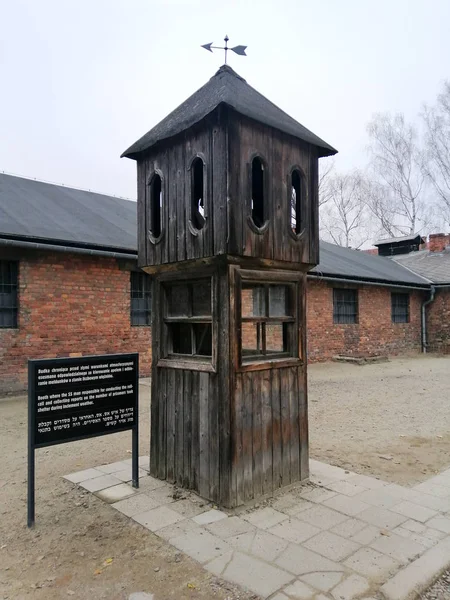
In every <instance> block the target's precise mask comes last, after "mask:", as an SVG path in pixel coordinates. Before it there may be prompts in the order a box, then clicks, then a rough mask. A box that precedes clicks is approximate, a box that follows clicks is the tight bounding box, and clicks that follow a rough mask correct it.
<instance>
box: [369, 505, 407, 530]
mask: <svg viewBox="0 0 450 600" xmlns="http://www.w3.org/2000/svg"><path fill="white" fill-rule="evenodd" d="M358 519H361V521H366V522H367V523H369V524H370V525H375V526H376V527H381V528H384V529H393V528H394V527H397V526H398V525H400V524H401V523H404V522H405V521H406V520H407V518H406V517H404V516H403V515H399V514H398V513H394V512H391V511H390V510H386V509H385V508H380V507H378V506H372V507H371V508H367V509H366V510H363V512H361V513H359V514H358Z"/></svg>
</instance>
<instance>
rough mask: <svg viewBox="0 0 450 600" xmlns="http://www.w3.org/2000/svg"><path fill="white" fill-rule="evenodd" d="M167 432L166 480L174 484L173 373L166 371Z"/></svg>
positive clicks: (174, 425) (174, 424)
mask: <svg viewBox="0 0 450 600" xmlns="http://www.w3.org/2000/svg"><path fill="white" fill-rule="evenodd" d="M166 377H167V399H166V404H167V430H166V436H167V438H166V447H167V456H166V469H167V476H166V479H167V480H168V481H170V482H171V483H175V434H176V430H175V427H176V423H175V396H176V387H175V371H172V370H170V369H168V370H167V375H166Z"/></svg>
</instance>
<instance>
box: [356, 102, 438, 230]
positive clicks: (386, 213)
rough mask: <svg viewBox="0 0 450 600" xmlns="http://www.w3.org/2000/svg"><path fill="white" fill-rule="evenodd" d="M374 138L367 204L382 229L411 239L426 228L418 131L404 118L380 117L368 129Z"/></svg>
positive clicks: (378, 115) (372, 138)
mask: <svg viewBox="0 0 450 600" xmlns="http://www.w3.org/2000/svg"><path fill="white" fill-rule="evenodd" d="M367 131H368V133H369V136H370V138H371V144H370V146H369V151H370V154H371V163H370V167H371V169H370V170H371V187H370V190H369V191H370V194H368V195H367V203H368V206H369V208H370V209H371V211H372V213H373V215H374V216H375V217H376V219H377V220H378V223H379V225H380V229H381V230H382V231H384V232H386V233H388V234H389V235H408V234H410V233H414V232H415V231H416V230H418V229H419V228H422V227H424V226H425V221H426V217H427V215H426V204H425V197H424V193H423V191H424V174H423V169H422V155H421V152H420V149H419V144H418V137H417V132H416V129H415V128H414V127H413V126H412V125H410V124H409V123H407V122H406V121H405V118H404V116H403V115H402V114H396V115H394V116H391V115H389V114H384V113H378V114H376V115H374V117H373V119H372V121H371V122H370V123H369V124H368V126H367Z"/></svg>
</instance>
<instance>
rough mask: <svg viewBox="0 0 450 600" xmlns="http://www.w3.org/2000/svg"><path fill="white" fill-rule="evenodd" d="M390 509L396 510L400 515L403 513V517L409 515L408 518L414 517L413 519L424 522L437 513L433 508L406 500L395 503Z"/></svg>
mask: <svg viewBox="0 0 450 600" xmlns="http://www.w3.org/2000/svg"><path fill="white" fill-rule="evenodd" d="M390 510H392V511H393V512H397V513H399V514H400V515H404V516H405V517H409V518H410V519H414V520H415V521H420V523H425V521H428V520H429V519H432V518H433V517H435V516H436V515H437V512H436V511H435V510H431V508H426V507H424V506H419V505H418V504H414V503H412V502H408V501H407V500H404V501H403V502H400V504H396V505H395V506H393V507H392V508H391V509H390Z"/></svg>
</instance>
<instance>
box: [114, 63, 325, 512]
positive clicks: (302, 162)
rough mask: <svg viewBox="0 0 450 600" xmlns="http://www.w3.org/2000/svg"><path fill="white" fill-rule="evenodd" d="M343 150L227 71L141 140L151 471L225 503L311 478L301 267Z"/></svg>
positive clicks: (314, 247)
mask: <svg viewBox="0 0 450 600" xmlns="http://www.w3.org/2000/svg"><path fill="white" fill-rule="evenodd" d="M335 153H336V150H334V148H332V147H331V146H329V145H328V144H326V143H325V142H324V141H322V140H321V139H319V138H318V137H317V136H315V135H314V134H313V133H311V132H310V131H309V130H308V129H306V128H305V127H303V126H302V125H300V124H299V123H297V122H296V121H295V120H294V119H292V118H291V117H289V116H288V115H287V114H286V113H284V112H283V111H282V110H280V109H279V108H278V107H277V106H275V105H274V104H272V103H271V102H270V101H269V100H267V99H266V98H265V97H264V96H262V95H261V94H260V93H258V92H257V91H256V90H254V89H253V88H252V87H250V86H249V85H248V84H247V83H246V81H245V80H244V79H242V77H240V76H239V75H237V73H235V72H234V71H233V69H231V68H230V67H229V66H226V65H224V66H222V67H221V68H220V69H219V71H218V72H217V73H216V74H215V75H214V77H212V78H211V79H210V80H209V81H208V83H206V85H204V86H203V87H202V88H200V89H199V90H198V91H197V92H195V94H193V95H192V96H191V97H190V98H189V99H188V100H186V101H185V102H184V103H183V104H181V105H180V106H179V107H178V108H177V109H175V110H174V111H173V112H172V113H171V114H170V115H169V116H167V117H166V118H165V119H164V120H163V121H161V122H160V123H159V124H158V125H156V127H154V128H153V129H152V130H151V131H149V132H148V133H147V134H145V135H144V136H143V137H142V138H141V139H140V140H138V141H137V142H136V143H135V144H133V145H132V146H131V147H130V148H129V149H128V150H127V151H126V152H124V154H123V156H126V157H129V158H133V159H135V160H136V161H137V177H138V249H139V266H140V267H142V269H144V270H145V271H146V272H147V273H150V274H152V275H153V276H154V286H153V316H152V339H153V341H152V353H153V365H152V399H151V444H150V446H151V448H150V469H151V474H152V475H153V476H154V477H159V478H160V479H166V480H168V481H170V482H173V483H176V484H178V485H180V486H183V487H185V488H190V489H193V490H195V491H196V492H198V493H199V494H200V495H201V496H203V497H205V498H208V499H209V500H212V501H214V502H216V503H217V504H219V505H222V506H226V507H234V506H238V505H240V504H242V503H244V502H246V501H248V500H251V499H253V498H257V497H260V496H262V495H265V494H271V493H272V492H273V491H274V490H276V489H277V488H280V487H281V486H284V485H288V484H291V483H293V482H295V481H299V480H301V479H305V478H307V477H308V414H307V392H306V337H305V333H306V325H305V287H306V286H305V283H306V273H307V271H308V270H309V269H311V268H312V267H313V266H314V265H316V264H317V263H318V258H319V237H318V218H319V217H318V159H319V158H320V157H322V156H330V155H332V154H335Z"/></svg>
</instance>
